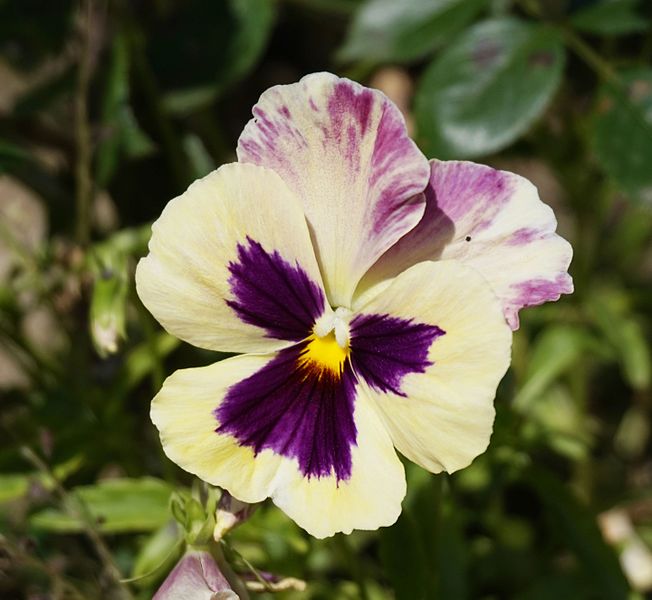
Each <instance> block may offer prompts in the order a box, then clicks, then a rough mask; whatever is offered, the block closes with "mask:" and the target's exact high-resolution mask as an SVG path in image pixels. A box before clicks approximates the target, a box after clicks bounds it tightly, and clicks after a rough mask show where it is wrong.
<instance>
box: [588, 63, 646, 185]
mask: <svg viewBox="0 0 652 600" xmlns="http://www.w3.org/2000/svg"><path fill="white" fill-rule="evenodd" d="M592 142H593V150H594V152H595V155H596V157H597V158H598V160H599V161H600V163H601V164H602V166H603V168H604V170H605V171H606V172H607V173H608V174H609V175H610V176H611V177H612V178H613V179H614V180H615V181H616V182H617V183H618V184H619V185H620V186H621V187H622V188H623V190H625V191H627V192H629V193H630V194H632V195H635V196H637V195H639V194H640V195H642V196H644V197H649V196H650V195H652V169H651V168H650V156H652V70H651V69H637V70H634V71H629V72H627V73H621V74H620V81H619V82H615V83H614V82H611V83H607V84H605V85H603V86H602V89H601V91H600V93H599V96H598V102H597V110H596V114H595V118H594V122H593V136H592Z"/></svg>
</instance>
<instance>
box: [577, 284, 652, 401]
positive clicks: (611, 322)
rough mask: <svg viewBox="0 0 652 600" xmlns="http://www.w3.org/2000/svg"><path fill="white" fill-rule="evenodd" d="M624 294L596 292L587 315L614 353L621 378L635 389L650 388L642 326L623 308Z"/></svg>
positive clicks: (650, 357) (649, 355) (649, 359)
mask: <svg viewBox="0 0 652 600" xmlns="http://www.w3.org/2000/svg"><path fill="white" fill-rule="evenodd" d="M624 298H627V294H626V292H625V291H624V290H617V289H616V290H609V289H603V290H601V289H598V290H595V291H594V293H593V294H591V297H590V300H589V302H588V306H587V308H588V311H589V314H590V315H591V317H592V318H593V320H594V322H595V323H596V325H597V326H598V327H599V328H600V330H601V332H602V334H603V336H604V339H605V340H606V342H607V343H608V344H610V345H611V347H612V348H613V349H614V350H615V352H614V354H615V356H616V358H617V360H618V362H619V364H620V367H621V369H622V373H623V376H624V378H625V380H626V381H627V383H629V385H631V386H632V387H633V388H634V389H639V390H644V389H647V388H649V387H650V383H651V380H652V373H651V367H650V365H651V364H652V352H650V346H649V343H648V341H647V335H646V333H645V331H644V330H643V327H642V325H641V322H640V321H639V320H638V319H637V318H636V316H635V315H632V314H631V313H630V312H629V306H627V305H626V304H625V305H623V304H624V303H623V299H624Z"/></svg>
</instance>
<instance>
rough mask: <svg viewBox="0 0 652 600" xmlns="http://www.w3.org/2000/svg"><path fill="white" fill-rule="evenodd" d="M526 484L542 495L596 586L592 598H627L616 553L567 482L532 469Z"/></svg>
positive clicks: (562, 536) (558, 529)
mask: <svg viewBox="0 0 652 600" xmlns="http://www.w3.org/2000/svg"><path fill="white" fill-rule="evenodd" d="M526 483H527V484H528V485H529V486H530V487H531V488H532V489H533V490H534V491H535V493H536V494H537V495H538V497H539V498H540V500H541V502H542V504H543V506H544V508H545V511H546V515H547V517H548V518H549V520H550V522H551V526H552V529H553V530H554V531H555V532H556V534H557V536H558V537H559V538H560V540H561V541H563V542H564V543H565V544H566V545H567V546H568V548H569V549H570V550H572V551H573V552H574V553H575V555H576V556H577V558H578V560H579V563H580V567H581V568H582V570H583V571H584V574H585V576H586V578H587V580H588V581H590V583H591V584H592V586H593V594H594V596H593V597H594V598H603V599H604V600H626V599H627V598H628V594H629V586H628V584H627V580H626V579H625V576H624V575H623V572H622V570H621V568H620V564H619V563H618V558H617V557H616V553H615V552H614V550H613V548H610V547H609V546H607V544H606V543H605V541H604V540H603V538H602V534H601V533H600V530H599V529H598V526H597V523H596V520H595V517H594V515H593V514H592V513H591V511H590V510H589V509H588V507H586V506H582V504H580V502H578V500H577V499H576V498H575V496H573V494H572V493H571V491H570V490H569V488H568V487H567V486H566V485H564V484H563V483H561V482H560V481H559V479H558V478H557V477H555V476H553V475H552V474H551V473H549V472H547V471H545V470H544V469H535V468H532V469H531V470H530V471H529V472H528V473H527V475H526Z"/></svg>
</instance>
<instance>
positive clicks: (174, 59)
mask: <svg viewBox="0 0 652 600" xmlns="http://www.w3.org/2000/svg"><path fill="white" fill-rule="evenodd" d="M275 19H276V4H275V3H274V2H272V0H225V1H224V2H209V3H206V2H203V1H202V0H187V1H185V2H182V3H179V4H178V5H177V6H176V7H175V9H174V10H171V11H169V13H168V14H166V15H165V18H164V19H162V20H161V21H160V22H159V23H158V27H157V31H156V32H155V33H153V34H152V35H151V39H150V40H149V46H150V58H151V61H152V64H153V67H154V70H155V72H156V73H157V74H158V75H159V76H160V77H161V79H162V82H161V83H162V84H163V86H164V88H165V89H166V90H167V92H166V95H165V96H164V98H163V103H164V105H165V107H166V109H167V110H168V111H170V112H172V113H179V114H184V113H189V112H192V111H194V110H196V109H199V108H201V107H204V106H206V105H207V104H209V103H210V102H212V101H213V100H214V99H215V98H216V97H217V96H218V95H219V94H221V93H222V92H223V91H224V90H226V89H227V88H228V87H229V86H231V85H233V84H234V83H235V82H237V81H238V80H239V79H240V78H241V77H243V76H244V75H246V74H247V72H248V71H249V70H250V69H251V68H252V67H253V66H254V65H255V64H256V61H257V60H258V58H259V57H260V55H261V53H262V51H263V50H264V48H265V46H266V45H267V40H268V39H269V36H270V34H271V31H272V28H273V26H274V22H275ZM180 30H181V31H184V35H177V32H178V31H180Z"/></svg>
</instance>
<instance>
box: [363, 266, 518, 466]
mask: <svg viewBox="0 0 652 600" xmlns="http://www.w3.org/2000/svg"><path fill="white" fill-rule="evenodd" d="M356 312H357V313H358V314H362V315H365V314H371V315H374V314H378V315H383V314H386V315H390V316H392V317H398V318H402V319H412V320H413V322H415V323H424V324H428V325H432V326H437V327H439V328H441V329H442V330H443V331H444V334H443V335H440V336H438V337H437V338H436V339H435V340H434V342H433V343H432V345H431V346H430V350H429V353H428V360H429V362H430V363H431V365H430V366H427V367H425V369H424V372H421V373H419V372H413V373H408V374H406V375H405V376H404V377H403V379H402V381H401V384H400V390H399V391H400V392H401V394H402V395H401V394H396V393H393V392H387V393H384V392H382V391H377V390H374V391H370V394H371V395H372V396H373V398H374V400H375V406H376V408H377V410H378V412H379V414H380V415H381V416H382V418H383V420H384V422H385V424H386V426H387V428H388V429H389V431H390V434H391V436H392V440H393V442H394V445H395V446H396V448H397V449H398V450H399V451H400V452H401V453H402V454H404V455H405V456H406V457H408V458H409V459H410V460H413V461H414V462H416V463H418V464H419V465H421V466H423V467H424V468H426V469H428V470H429V471H432V472H433V473H437V472H439V471H442V470H445V471H448V472H453V471H456V470H458V469H461V468H463V467H465V466H467V465H468V464H470V463H471V461H472V460H473V459H474V458H475V457H476V456H478V455H479V454H481V453H482V452H484V450H485V449H486V447H487V445H488V444H489V438H490V436H491V432H492V429H493V421H494V407H493V400H494V396H495V393H496V388H497V386H498V383H499V382H500V380H501V378H502V377H503V375H504V374H505V371H506V370H507V367H508V366H509V362H510V348H511V338H512V335H511V330H510V328H509V326H508V325H507V323H506V322H505V319H504V317H503V313H502V307H501V304H500V302H499V301H498V299H497V298H496V296H495V294H494V293H493V291H492V290H491V287H490V286H489V285H488V284H487V282H486V281H485V280H484V279H483V277H482V276H481V275H480V274H479V273H478V272H477V271H475V270H474V269H472V268H470V267H467V266H465V265H463V264H461V263H458V262H457V261H442V262H436V263H435V262H424V263H420V264H418V265H415V266H413V267H411V268H410V269H408V270H407V271H405V272H403V273H402V274H401V275H399V276H398V277H396V279H394V280H392V281H391V283H389V284H388V285H386V286H385V288H384V290H383V291H382V293H380V294H379V295H378V296H376V297H375V298H373V299H372V300H370V301H368V302H367V303H366V304H365V305H364V306H359V307H356Z"/></svg>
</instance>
